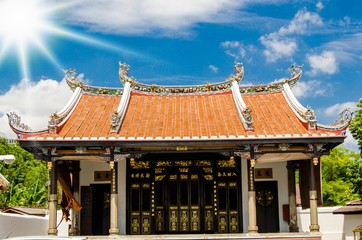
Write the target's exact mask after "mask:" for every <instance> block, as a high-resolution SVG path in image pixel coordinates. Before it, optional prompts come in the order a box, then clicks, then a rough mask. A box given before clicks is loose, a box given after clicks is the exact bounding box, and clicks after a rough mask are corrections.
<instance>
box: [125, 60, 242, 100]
mask: <svg viewBox="0 0 362 240" xmlns="http://www.w3.org/2000/svg"><path fill="white" fill-rule="evenodd" d="M129 69H130V66H129V65H128V64H126V63H122V62H120V63H119V77H120V80H121V82H122V83H123V84H125V83H127V82H130V83H131V86H132V90H133V91H136V92H144V93H148V94H195V93H196V94H199V93H201V94H202V93H215V92H222V91H226V90H229V89H230V88H231V85H232V82H233V81H237V82H240V81H241V79H242V78H243V76H244V66H243V64H242V63H235V65H234V70H235V74H234V75H230V76H229V77H228V78H227V79H226V80H225V81H223V82H217V83H205V84H203V85H186V86H165V85H163V86H159V85H156V84H144V83H139V82H137V80H136V79H135V78H134V77H133V76H132V77H129V76H127V74H128V72H129Z"/></svg>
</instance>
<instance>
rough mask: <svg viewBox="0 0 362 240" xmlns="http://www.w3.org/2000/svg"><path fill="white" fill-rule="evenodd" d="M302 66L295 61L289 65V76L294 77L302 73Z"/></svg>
mask: <svg viewBox="0 0 362 240" xmlns="http://www.w3.org/2000/svg"><path fill="white" fill-rule="evenodd" d="M302 68H303V65H301V66H300V65H297V64H296V63H293V64H292V65H291V66H290V67H289V71H291V77H290V78H294V77H296V76H298V75H300V74H301V73H302Z"/></svg>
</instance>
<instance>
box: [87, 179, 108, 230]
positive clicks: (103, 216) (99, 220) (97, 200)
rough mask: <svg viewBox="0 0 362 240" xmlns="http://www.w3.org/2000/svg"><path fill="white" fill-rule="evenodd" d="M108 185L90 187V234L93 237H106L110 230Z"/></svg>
mask: <svg viewBox="0 0 362 240" xmlns="http://www.w3.org/2000/svg"><path fill="white" fill-rule="evenodd" d="M110 193H111V185H110V184H93V185H92V198H93V209H92V215H93V217H92V233H93V235H108V234H109V228H110Z"/></svg>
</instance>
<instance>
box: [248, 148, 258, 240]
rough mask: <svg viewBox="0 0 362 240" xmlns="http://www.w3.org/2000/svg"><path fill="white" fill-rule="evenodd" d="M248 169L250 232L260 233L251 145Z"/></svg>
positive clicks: (253, 157) (253, 158) (253, 155)
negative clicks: (257, 219)
mask: <svg viewBox="0 0 362 240" xmlns="http://www.w3.org/2000/svg"><path fill="white" fill-rule="evenodd" d="M247 166H248V167H247V169H248V207H249V225H248V233H258V226H257V223H256V199H255V176H254V172H255V171H254V167H255V153H254V146H253V145H251V146H250V159H249V160H248V164H247Z"/></svg>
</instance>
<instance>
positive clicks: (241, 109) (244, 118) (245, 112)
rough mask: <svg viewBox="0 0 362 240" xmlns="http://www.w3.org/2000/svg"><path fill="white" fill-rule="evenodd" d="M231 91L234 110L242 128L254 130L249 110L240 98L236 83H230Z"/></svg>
mask: <svg viewBox="0 0 362 240" xmlns="http://www.w3.org/2000/svg"><path fill="white" fill-rule="evenodd" d="M231 90H232V94H233V99H234V103H235V105H236V109H237V110H238V113H239V117H240V120H241V122H242V123H243V126H244V128H245V129H246V130H254V125H253V123H254V121H253V117H252V116H251V110H250V108H248V107H247V106H246V104H245V102H244V100H243V97H242V96H241V93H240V90H239V85H238V83H237V81H232V86H231Z"/></svg>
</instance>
